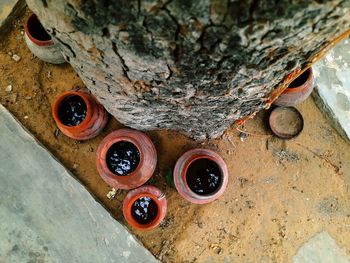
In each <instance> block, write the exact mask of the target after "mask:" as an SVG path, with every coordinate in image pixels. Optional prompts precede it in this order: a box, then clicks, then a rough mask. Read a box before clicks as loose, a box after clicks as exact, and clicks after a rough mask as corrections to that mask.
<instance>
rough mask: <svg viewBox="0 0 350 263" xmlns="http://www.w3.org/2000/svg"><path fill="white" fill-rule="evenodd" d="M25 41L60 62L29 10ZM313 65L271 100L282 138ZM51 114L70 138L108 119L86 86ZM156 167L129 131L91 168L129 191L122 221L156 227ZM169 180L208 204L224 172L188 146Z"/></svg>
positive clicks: (107, 143) (218, 192)
mask: <svg viewBox="0 0 350 263" xmlns="http://www.w3.org/2000/svg"><path fill="white" fill-rule="evenodd" d="M25 40H26V43H27V45H28V47H29V49H30V50H31V51H32V53H33V54H35V55H36V56H37V57H38V58H40V59H42V60H44V61H46V62H49V63H55V64H59V63H63V62H64V57H63V55H62V54H61V52H60V51H59V49H58V48H57V46H56V43H55V42H54V41H53V40H52V38H51V37H50V35H49V34H48V33H47V32H46V31H45V29H44V28H43V27H42V25H41V24H40V22H39V20H38V18H37V17H36V16H35V15H34V14H33V15H31V16H30V17H29V18H28V20H27V22H26V24H25ZM312 89H313V75H312V69H311V68H309V69H307V70H305V71H304V73H302V74H301V75H300V76H299V77H298V78H296V79H295V80H294V81H293V82H292V83H291V84H289V87H288V88H287V89H286V90H285V91H284V92H283V94H281V95H280V96H279V98H278V99H277V100H276V101H275V102H274V104H275V105H277V106H278V107H276V108H275V109H274V110H273V111H272V113H271V115H270V127H271V129H272V131H273V132H274V133H275V134H276V135H277V136H278V137H281V138H292V137H294V136H296V135H298V134H299V133H300V131H301V129H302V128H303V121H302V117H301V114H300V113H299V112H298V111H297V110H296V109H295V108H294V107H293V106H295V105H297V104H299V103H301V102H302V101H304V100H305V99H306V98H307V97H308V96H309V95H310V94H311V92H312ZM52 115H53V118H54V120H55V122H56V124H57V126H58V128H59V129H60V130H61V132H62V133H63V134H65V135H66V136H68V137H70V138H72V139H75V140H88V139H92V138H94V137H96V136H97V135H98V134H99V133H100V132H101V131H102V130H103V128H104V127H105V126H106V124H107V122H108V113H107V112H106V110H105V109H104V107H103V106H102V105H101V104H100V103H99V102H98V101H97V100H96V99H95V98H94V97H93V96H92V95H91V93H90V92H89V91H88V90H86V89H75V90H71V91H67V92H64V93H62V94H60V95H59V96H58V97H57V98H56V100H55V102H54V104H53V107H52ZM293 118H297V119H298V118H299V119H301V122H300V121H299V123H298V125H296V126H295V129H294V130H293V129H292V130H290V133H286V132H285V130H284V129H283V128H284V127H283V125H282V129H280V128H281V125H280V124H281V123H282V124H283V121H285V119H288V121H290V120H292V119H293ZM156 165H157V151H156V148H155V146H154V144H153V142H152V140H151V139H150V138H149V137H148V136H147V135H146V134H144V133H142V132H140V131H136V130H132V129H119V130H116V131H113V132H111V133H110V134H109V135H107V136H106V137H105V138H104V139H103V140H102V141H101V143H100V145H99V147H98V149H97V154H96V167H97V170H98V173H99V175H100V176H101V178H102V179H103V180H104V181H105V182H106V183H107V184H108V185H110V186H111V187H113V188H115V189H125V190H131V191H130V192H129V193H128V194H127V195H126V197H125V199H124V202H123V214H124V217H125V219H126V221H127V222H128V223H129V224H130V225H132V226H133V227H135V228H137V229H139V230H150V229H153V228H155V227H157V226H158V225H159V224H160V223H161V221H162V220H163V219H164V217H165V215H166V210H167V200H166V197H165V195H164V193H163V192H162V191H161V190H160V189H158V188H156V187H154V186H152V185H145V184H146V183H147V181H148V180H149V179H150V178H151V177H152V175H153V173H154V171H155V169H156ZM173 180H174V184H175V187H176V189H177V191H178V193H179V194H180V195H181V196H182V197H183V198H185V199H186V200H188V201H189V202H191V203H194V204H206V203H210V202H212V201H214V200H216V199H218V198H219V197H220V196H222V195H223V193H224V191H225V189H226V186H227V182H228V171H227V167H226V164H225V162H224V160H223V159H222V158H221V156H220V155H218V154H217V153H216V152H214V151H212V150H209V149H200V148H197V149H192V150H189V151H187V152H185V153H184V154H183V155H182V156H180V158H179V159H178V160H177V162H176V164H175V167H174V170H173Z"/></svg>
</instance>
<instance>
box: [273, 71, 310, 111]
mask: <svg viewBox="0 0 350 263" xmlns="http://www.w3.org/2000/svg"><path fill="white" fill-rule="evenodd" d="M313 88H314V77H313V73H312V68H311V67H310V68H308V69H307V70H306V71H304V72H303V73H302V74H301V75H300V76H298V77H297V78H296V79H295V80H294V81H292V83H290V84H289V86H288V88H287V89H286V90H285V91H284V92H283V93H282V94H281V95H280V96H279V97H278V98H277V99H276V100H275V101H274V103H273V104H275V105H278V106H286V107H290V106H295V105H297V104H300V103H301V102H303V101H305V100H306V99H307V98H308V97H309V96H310V94H311V92H312V90H313Z"/></svg>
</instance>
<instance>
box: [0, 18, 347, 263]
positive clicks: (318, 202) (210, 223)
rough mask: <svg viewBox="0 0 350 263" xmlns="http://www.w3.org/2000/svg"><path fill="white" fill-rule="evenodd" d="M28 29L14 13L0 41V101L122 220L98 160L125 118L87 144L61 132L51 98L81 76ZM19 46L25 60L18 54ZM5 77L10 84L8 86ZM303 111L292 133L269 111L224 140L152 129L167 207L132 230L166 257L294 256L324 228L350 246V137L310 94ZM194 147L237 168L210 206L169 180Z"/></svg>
mask: <svg viewBox="0 0 350 263" xmlns="http://www.w3.org/2000/svg"><path fill="white" fill-rule="evenodd" d="M27 15H28V13H27V14H26V16H27ZM22 33H23V27H22V20H19V21H16V22H15V24H14V27H13V30H12V31H11V33H10V35H9V36H8V39H7V40H6V41H5V42H4V43H2V46H1V47H0V76H1V77H0V102H1V103H2V104H3V105H4V106H5V107H7V108H8V109H9V110H10V111H11V113H12V114H13V115H14V116H15V117H17V118H18V119H19V120H20V121H21V122H22V123H23V125H24V126H25V127H27V128H28V130H29V131H30V132H32V133H33V134H34V135H35V136H36V137H37V138H38V140H39V141H40V142H42V143H43V144H44V145H45V146H46V147H47V148H48V149H49V150H50V151H51V152H52V153H53V155H54V156H56V157H57V158H58V159H59V160H60V161H61V162H62V163H63V164H64V165H65V166H66V167H67V168H68V169H70V170H71V171H72V173H73V174H74V175H75V176H76V177H77V178H78V180H80V181H81V183H82V184H84V185H85V186H86V188H87V189H88V190H89V191H90V192H91V193H92V194H93V195H94V196H95V197H96V199H97V200H98V201H99V202H101V203H102V204H103V205H104V206H105V207H106V209H107V210H108V211H110V213H111V214H112V215H113V216H114V217H115V218H116V219H117V220H118V221H120V222H122V223H124V224H125V223H126V222H125V220H124V219H123V216H122V211H121V203H122V200H123V197H124V196H125V194H126V193H127V192H126V191H119V192H118V194H117V196H116V198H115V199H114V200H109V199H108V198H107V197H106V194H107V193H108V191H110V190H111V188H110V187H108V185H106V184H105V183H104V182H103V181H102V179H100V177H99V176H98V174H97V171H96V168H95V151H96V148H97V146H98V144H99V142H100V141H101V140H102V138H103V137H104V136H106V135H107V134H108V133H109V132H111V131H113V130H115V129H118V128H121V127H123V126H122V125H121V124H120V123H118V121H116V120H115V119H114V118H111V120H110V121H109V124H108V126H107V128H106V129H105V130H104V132H103V133H102V134H101V135H100V136H98V137H97V138H95V139H93V140H90V141H87V142H83V143H81V142H77V141H74V140H71V139H69V138H67V137H65V136H64V135H62V134H61V133H60V132H59V131H58V129H57V127H56V125H55V123H54V121H53V119H52V117H51V104H52V102H53V100H54V98H55V97H56V96H57V95H58V94H60V93H61V92H63V91H65V90H69V89H72V88H74V87H76V86H83V83H82V82H81V80H80V78H79V77H78V76H77V75H76V74H75V72H74V71H73V69H72V68H71V67H70V66H69V65H68V64H65V65H59V66H55V65H49V64H47V63H44V62H41V61H40V60H39V59H37V58H35V57H34V56H33V55H32V54H31V53H30V52H29V50H28V49H27V47H26V45H25V42H24V39H23V34H22ZM12 54H17V55H19V56H20V57H21V60H20V61H19V62H15V61H14V60H12V58H11V56H12ZM8 85H11V86H12V90H11V91H6V89H7V87H8ZM298 109H299V110H300V111H301V113H302V114H303V116H304V120H305V127H304V130H303V132H302V134H301V135H300V136H299V137H298V138H296V139H293V140H289V141H283V140H280V139H277V138H275V137H273V136H271V135H270V131H269V129H268V128H266V127H265V123H266V117H267V116H268V112H262V113H261V114H259V115H258V116H257V117H256V118H255V119H253V120H251V121H250V122H249V123H247V124H246V125H245V127H244V129H245V131H246V132H248V133H249V135H248V136H240V131H238V130H237V129H236V128H234V127H232V128H231V129H229V130H228V131H227V132H226V133H225V134H224V135H223V136H222V137H221V138H220V139H217V140H211V141H206V142H202V143H199V142H194V141H192V140H190V139H188V138H186V137H184V136H182V135H180V134H177V133H175V132H170V131H152V132H147V134H148V135H149V136H150V137H151V138H152V140H153V141H154V143H155V145H156V147H157V151H158V157H159V161H158V166H157V170H156V173H155V175H154V176H153V177H152V179H151V180H150V182H149V183H151V184H154V185H156V186H158V187H159V188H161V189H162V190H163V191H165V193H166V196H167V198H168V214H167V217H166V220H165V222H164V224H162V226H161V227H159V228H158V229H156V230H153V231H150V232H146V233H142V232H138V231H135V230H133V229H130V231H131V232H133V233H134V234H135V235H136V236H137V237H138V238H139V239H140V241H141V242H142V243H143V244H144V245H145V246H146V247H147V248H148V249H150V250H151V252H152V253H153V254H154V255H155V256H156V257H158V258H159V259H161V260H162V261H163V262H290V261H291V258H292V256H293V255H294V254H295V253H296V251H297V249H298V248H299V247H300V246H301V245H302V244H303V243H304V242H305V241H307V240H308V239H309V238H310V237H311V236H313V235H315V234H316V233H317V232H320V231H322V230H326V231H328V232H329V233H330V235H331V236H332V237H333V238H335V239H336V240H337V242H338V245H339V246H341V247H343V248H344V249H345V250H346V251H347V253H349V254H350V205H349V204H350V203H349V200H350V145H349V144H347V143H346V142H344V141H343V140H342V139H341V138H340V137H339V135H338V134H337V133H336V132H335V131H334V130H333V129H332V128H331V127H330V125H329V124H328V123H327V121H326V120H325V118H324V117H323V116H322V114H321V113H320V112H319V110H318V109H317V107H316V106H315V104H314V102H313V100H312V98H309V99H308V100H307V101H306V102H305V103H303V104H302V105H300V106H299V107H298ZM241 135H242V134H241ZM195 146H202V147H206V148H210V149H214V150H216V151H217V152H219V153H220V154H221V155H222V156H223V157H224V159H225V161H226V162H227V165H228V168H229V173H230V178H229V185H228V188H227V190H226V192H225V195H224V197H223V198H221V199H220V200H217V201H216V202H214V203H211V204H209V205H204V206H199V205H192V204H190V203H188V202H186V201H185V200H183V199H182V198H181V197H180V196H179V195H178V194H177V192H176V190H175V189H173V188H171V187H170V186H168V185H167V184H166V174H167V173H168V172H169V170H171V169H172V168H173V166H174V163H175V161H176V159H177V158H178V157H179V156H180V155H181V154H182V153H183V152H184V151H186V150H188V149H190V148H192V147H195ZM113 234H114V233H111V235H113Z"/></svg>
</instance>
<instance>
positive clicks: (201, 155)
mask: <svg viewBox="0 0 350 263" xmlns="http://www.w3.org/2000/svg"><path fill="white" fill-rule="evenodd" d="M198 159H209V160H211V161H213V162H215V163H216V164H217V165H218V166H219V169H220V172H221V176H222V178H221V184H220V186H219V187H218V189H217V190H216V191H215V192H213V193H211V194H208V195H199V194H196V193H195V192H194V191H192V190H191V188H190V187H189V186H188V184H187V179H186V177H187V170H188V168H189V166H190V165H191V164H192V163H193V162H194V161H196V160H198ZM180 180H181V181H182V182H180ZM174 183H175V187H176V189H177V191H178V192H179V194H180V195H181V196H182V197H184V198H185V199H186V200H188V201H190V202H192V203H195V204H206V203H210V202H212V201H214V200H216V199H218V198H219V197H221V196H222V195H223V194H224V192H225V190H226V187H227V184H228V170H227V166H226V163H225V161H224V160H223V159H222V157H221V156H220V155H219V154H217V153H216V152H214V151H212V150H209V149H204V148H195V149H191V150H189V151H187V152H185V153H184V154H183V155H181V156H180V158H179V159H178V160H177V162H176V164H175V168H174ZM182 187H183V188H184V189H182Z"/></svg>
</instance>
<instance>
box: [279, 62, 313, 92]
mask: <svg viewBox="0 0 350 263" xmlns="http://www.w3.org/2000/svg"><path fill="white" fill-rule="evenodd" d="M305 72H308V73H309V76H308V78H307V79H306V81H305V82H304V83H303V84H302V85H300V86H298V87H295V88H289V85H290V84H292V83H293V81H295V80H296V79H297V78H299V77H300V76H301V75H302V74H304V73H305ZM313 77H314V76H313V70H312V67H311V66H310V67H308V68H306V69H305V70H303V71H301V73H300V74H299V75H298V76H297V77H296V78H295V79H293V80H292V81H291V82H290V83H289V85H288V87H287V88H286V89H285V90H284V91H283V93H296V92H300V91H301V90H303V89H304V88H305V87H306V86H307V85H308V83H310V82H312V81H313ZM283 93H282V94H283Z"/></svg>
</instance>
